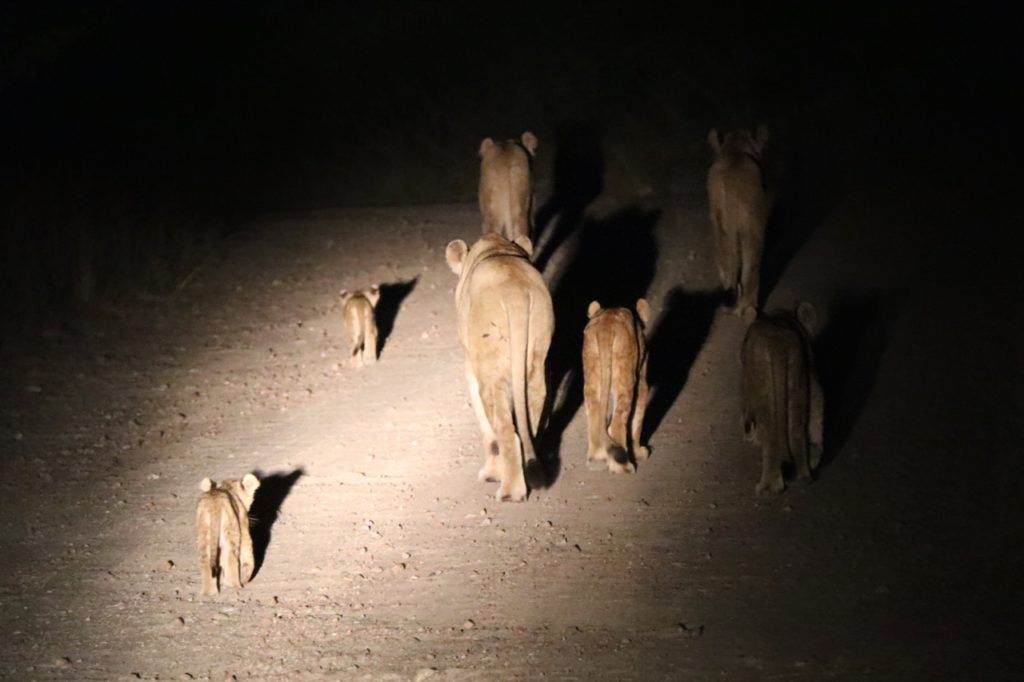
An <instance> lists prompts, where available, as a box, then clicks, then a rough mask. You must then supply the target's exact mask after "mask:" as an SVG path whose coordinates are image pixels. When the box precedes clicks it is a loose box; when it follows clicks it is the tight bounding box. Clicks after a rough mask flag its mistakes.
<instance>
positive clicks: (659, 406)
mask: <svg viewBox="0 0 1024 682" xmlns="http://www.w3.org/2000/svg"><path fill="white" fill-rule="evenodd" d="M721 301H722V295H721V293H719V292H693V293H688V292H686V291H684V290H683V289H682V288H681V287H675V288H673V289H672V290H671V291H669V292H668V294H666V296H665V303H664V306H663V307H662V312H661V314H660V315H659V316H658V318H657V322H656V323H655V324H654V326H653V328H652V330H651V331H650V332H649V334H648V336H647V353H648V360H647V382H648V385H649V387H650V397H649V398H648V401H647V412H646V413H645V414H644V423H643V429H642V430H641V432H640V433H641V437H640V441H641V442H642V443H645V444H646V443H647V442H648V441H649V440H650V438H651V436H653V435H654V434H655V433H656V432H657V430H658V427H659V426H661V422H662V421H663V420H664V419H665V415H666V414H668V411H669V410H670V409H671V408H672V405H674V404H675V402H676V399H677V398H678V397H679V394H680V393H682V391H683V387H684V386H685V385H686V382H687V380H688V378H689V376H690V370H691V369H692V367H693V363H694V362H695V361H696V359H697V354H698V353H700V349H701V348H702V347H703V346H704V342H705V341H706V340H707V338H708V334H709V333H710V332H711V324H712V323H713V321H714V318H715V311H716V310H717V308H718V306H719V305H720V304H721ZM652 452H653V449H652Z"/></svg>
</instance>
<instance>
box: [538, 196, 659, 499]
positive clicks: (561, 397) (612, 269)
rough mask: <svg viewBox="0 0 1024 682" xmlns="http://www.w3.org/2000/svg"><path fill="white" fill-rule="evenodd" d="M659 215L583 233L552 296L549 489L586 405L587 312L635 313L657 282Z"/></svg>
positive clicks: (634, 211) (544, 437)
mask: <svg viewBox="0 0 1024 682" xmlns="http://www.w3.org/2000/svg"><path fill="white" fill-rule="evenodd" d="M660 215H661V214H660V211H657V210H646V209H643V208H641V207H638V206H627V207H625V208H623V209H620V210H619V211H617V212H615V213H613V214H612V215H610V216H608V217H607V218H603V219H600V220H587V221H585V222H584V223H583V225H581V226H580V228H579V234H578V239H576V240H575V242H576V243H575V249H574V252H573V254H572V256H571V258H570V259H569V260H568V261H567V262H568V264H567V265H566V266H565V267H564V270H563V271H562V272H561V273H559V275H560V276H559V277H558V279H557V280H556V282H557V283H556V284H555V286H554V288H553V291H552V302H553V305H554V312H555V329H554V333H553V335H552V338H551V348H550V350H549V351H548V357H547V379H548V381H547V386H548V395H547V406H546V409H545V414H546V415H547V417H546V420H545V421H544V424H543V426H542V428H541V432H540V439H539V442H538V445H539V447H538V457H540V458H543V460H542V466H543V471H544V473H545V477H544V480H543V481H542V483H543V485H544V486H545V487H547V486H550V485H552V484H553V483H554V482H555V481H556V480H557V478H558V476H559V473H560V469H561V459H560V455H559V454H558V453H559V451H560V448H561V442H562V436H563V435H564V433H565V430H566V429H567V428H568V426H569V423H570V422H571V421H572V419H573V417H574V416H575V415H576V413H577V411H578V410H579V408H580V406H581V405H582V404H583V360H582V352H583V328H584V327H585V326H586V324H587V306H588V305H589V304H590V302H591V301H595V300H596V301H599V302H600V303H601V305H602V306H603V307H605V308H612V307H617V306H622V307H625V308H629V309H630V310H634V309H635V308H636V301H637V299H639V298H642V297H644V296H646V294H647V289H648V287H649V286H650V284H651V282H652V281H653V279H654V272H655V266H656V262H657V256H658V248H657V243H656V240H655V238H654V228H655V226H656V225H657V223H658V220H659V218H660Z"/></svg>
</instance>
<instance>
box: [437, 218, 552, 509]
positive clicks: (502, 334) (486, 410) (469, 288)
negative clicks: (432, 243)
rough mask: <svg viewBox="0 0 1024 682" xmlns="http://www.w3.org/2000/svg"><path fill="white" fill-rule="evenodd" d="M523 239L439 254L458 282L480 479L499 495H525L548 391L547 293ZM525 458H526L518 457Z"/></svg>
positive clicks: (490, 237)
mask: <svg viewBox="0 0 1024 682" xmlns="http://www.w3.org/2000/svg"><path fill="white" fill-rule="evenodd" d="M531 250H532V245H531V244H530V240H529V239H527V238H526V237H519V238H517V240H516V242H515V243H513V242H510V241H509V240H507V239H505V238H504V237H502V236H501V235H498V234H493V233H491V234H485V235H483V236H482V237H481V238H480V239H479V240H478V241H477V242H476V243H475V244H474V245H473V247H472V248H468V247H467V246H466V243H465V242H464V241H462V240H461V239H456V240H454V241H452V242H451V243H449V244H448V247H447V249H446V250H445V258H446V259H447V261H448V265H449V266H450V267H451V269H452V271H453V272H455V274H457V275H459V283H458V285H457V286H456V288H455V310H456V315H457V317H458V333H459V341H460V342H461V345H462V349H463V351H464V352H465V358H466V380H467V382H468V384H469V397H470V401H471V402H472V404H473V410H474V411H475V412H476V416H477V419H478V420H479V422H480V430H481V432H482V435H483V442H484V466H483V468H482V469H481V470H480V474H479V477H480V479H481V480H495V479H497V480H499V481H500V482H501V484H500V486H499V487H498V491H497V498H498V499H499V500H511V501H521V500H523V499H525V498H526V494H527V484H526V476H525V468H529V467H530V466H532V465H534V464H535V462H536V455H535V452H534V439H535V437H536V435H537V429H538V427H539V425H540V417H541V412H542V410H543V408H544V401H545V398H546V394H547V385H546V383H545V361H546V359H547V354H548V348H549V347H550V345H551V333H552V331H553V329H554V323H555V318H554V313H553V310H552V305H551V294H550V293H549V292H548V289H547V286H545V284H544V279H543V278H542V277H541V275H540V273H539V272H538V271H537V269H536V268H534V267H533V265H531V264H530V261H529V255H530V253H531ZM524 460H525V461H524Z"/></svg>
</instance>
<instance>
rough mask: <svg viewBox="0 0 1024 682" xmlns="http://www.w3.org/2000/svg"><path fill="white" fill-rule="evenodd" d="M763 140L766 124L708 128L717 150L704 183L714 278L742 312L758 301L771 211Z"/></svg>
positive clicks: (742, 313)
mask: <svg viewBox="0 0 1024 682" xmlns="http://www.w3.org/2000/svg"><path fill="white" fill-rule="evenodd" d="M767 140H768V130H767V128H765V127H764V126H758V127H757V129H756V130H754V131H753V132H752V131H749V130H736V131H732V132H729V133H726V134H725V135H724V136H723V135H722V134H721V133H720V132H719V131H718V130H716V129H714V128H712V129H711V131H710V132H709V133H708V144H709V145H711V149H712V150H714V152H715V160H714V162H713V163H712V164H711V168H710V170H709V171H708V181H707V186H708V202H709V204H710V207H711V222H712V225H713V226H714V232H715V260H716V263H717V266H718V278H719V280H720V281H721V284H722V289H723V290H725V291H726V292H730V293H733V292H734V293H735V294H736V309H737V311H738V312H739V313H740V314H741V315H745V314H747V313H745V310H746V309H748V308H757V305H758V287H759V285H760V280H761V255H762V253H763V251H764V232H765V227H766V225H767V224H768V212H769V200H768V197H767V194H766V192H765V189H764V184H763V180H764V179H763V176H762V170H761V153H762V150H763V149H764V144H765V142H766V141H767Z"/></svg>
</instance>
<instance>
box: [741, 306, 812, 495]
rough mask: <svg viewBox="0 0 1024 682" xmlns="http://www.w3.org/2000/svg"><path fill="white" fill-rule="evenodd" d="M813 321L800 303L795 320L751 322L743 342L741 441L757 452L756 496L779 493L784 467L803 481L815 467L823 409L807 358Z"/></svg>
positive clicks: (779, 316)
mask: <svg viewBox="0 0 1024 682" xmlns="http://www.w3.org/2000/svg"><path fill="white" fill-rule="evenodd" d="M745 317H746V318H747V320H748V321H750V320H751V319H752V318H754V317H755V314H754V313H751V312H748V313H747V314H746V315H745ZM813 319H814V308H813V307H812V306H811V305H810V304H809V303H802V304H800V306H799V307H798V308H797V315H796V319H794V318H793V316H791V315H788V314H784V313H775V314H773V315H771V316H763V317H757V318H756V319H753V321H752V322H751V323H750V327H749V328H748V329H747V333H746V336H745V337H744V339H743V347H742V351H741V356H740V357H741V362H742V385H741V402H742V409H743V417H742V420H743V429H744V432H745V434H746V437H747V439H748V440H750V441H752V442H754V443H755V444H757V445H759V446H760V448H761V480H760V481H759V482H758V484H757V487H756V488H755V492H756V493H757V494H763V493H766V492H771V493H778V492H782V490H784V489H785V487H786V484H785V481H784V480H783V476H782V465H783V464H784V463H787V462H788V463H791V464H793V466H794V468H795V470H796V475H797V477H798V478H800V479H809V478H810V477H811V471H812V470H814V469H817V467H818V465H819V464H820V462H821V453H822V448H823V447H824V443H823V435H824V434H823V425H824V409H825V405H824V395H823V393H822V391H821V385H820V384H819V382H818V377H817V374H816V372H815V369H814V358H813V355H812V353H811V343H810V333H811V331H812V327H813Z"/></svg>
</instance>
